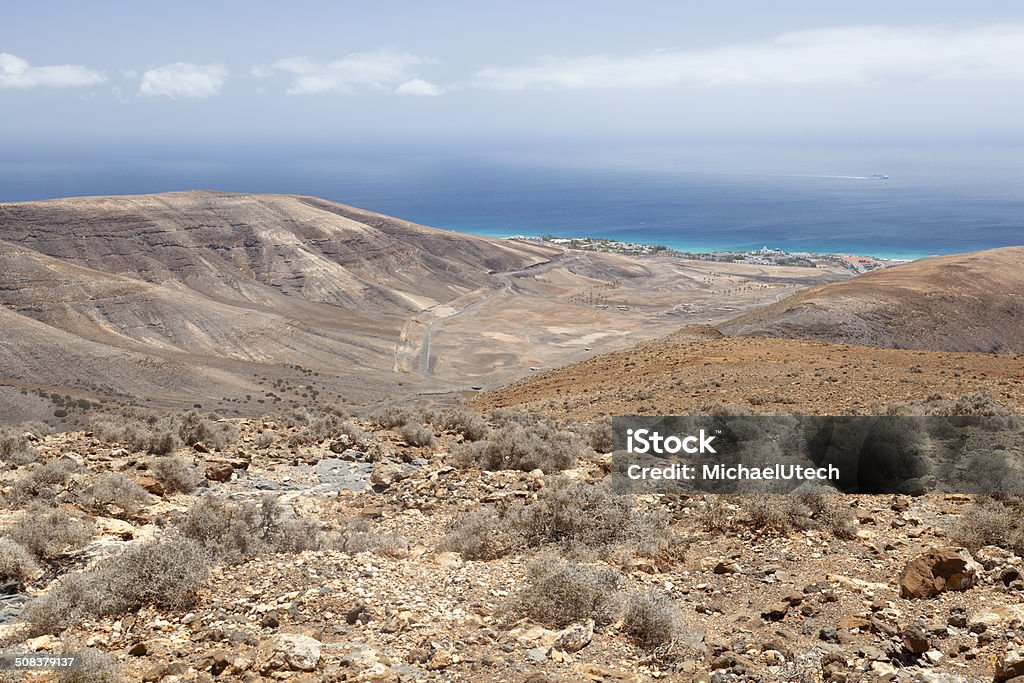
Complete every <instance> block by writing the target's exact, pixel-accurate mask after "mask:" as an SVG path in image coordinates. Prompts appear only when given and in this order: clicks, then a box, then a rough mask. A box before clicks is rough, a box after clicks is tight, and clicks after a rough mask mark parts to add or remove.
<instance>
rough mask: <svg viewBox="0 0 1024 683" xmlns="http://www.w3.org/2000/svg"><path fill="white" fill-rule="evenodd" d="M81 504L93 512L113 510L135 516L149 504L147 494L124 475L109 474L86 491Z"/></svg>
mask: <svg viewBox="0 0 1024 683" xmlns="http://www.w3.org/2000/svg"><path fill="white" fill-rule="evenodd" d="M82 503H83V504H84V505H85V506H86V507H88V508H90V509H92V510H93V511H95V512H107V511H109V510H111V509H115V510H121V511H122V512H123V513H124V514H126V515H137V514H139V512H141V511H142V509H143V508H144V507H145V506H146V504H147V503H149V494H148V493H147V492H146V489H144V488H142V487H141V486H139V485H138V484H137V483H135V482H134V481H132V480H131V479H129V478H128V477H126V476H125V475H123V474H120V473H116V472H111V473H109V474H105V475H103V476H101V477H100V478H99V479H98V480H97V481H96V482H95V483H93V484H92V485H91V486H90V487H89V488H88V489H86V491H85V495H84V496H83V500H82Z"/></svg>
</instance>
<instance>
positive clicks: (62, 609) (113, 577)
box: [22, 538, 209, 635]
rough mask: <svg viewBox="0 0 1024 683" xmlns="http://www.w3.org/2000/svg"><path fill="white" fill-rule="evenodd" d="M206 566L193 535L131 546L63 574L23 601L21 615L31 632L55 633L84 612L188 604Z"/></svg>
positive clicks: (87, 614) (194, 598) (179, 607)
mask: <svg viewBox="0 0 1024 683" xmlns="http://www.w3.org/2000/svg"><path fill="white" fill-rule="evenodd" d="M208 571H209V557H208V556H207V554H206V553H205V552H204V551H203V549H202V548H201V547H200V546H199V544H198V543H196V542H194V541H192V540H189V539H182V538H174V539H169V540H160V541H149V542H146V543H140V544H137V545H132V546H129V547H128V548H127V549H126V550H124V551H122V552H120V553H118V554H116V555H113V556H111V557H108V558H106V559H105V560H104V561H103V562H102V563H100V564H99V565H97V567H96V568H95V569H91V570H88V571H84V572H78V573H75V574H67V575H65V576H64V577H63V578H62V579H60V580H59V581H57V582H56V583H55V584H54V585H53V586H51V588H50V590H49V592H48V593H46V594H45V595H43V596H42V597H40V598H37V599H35V600H32V601H31V602H29V603H28V605H26V607H25V610H24V612H23V613H22V619H23V620H24V622H25V624H26V625H27V627H28V630H29V632H30V633H31V634H33V635H39V634H44V633H52V634H56V633H60V632H61V631H63V630H64V629H66V628H68V627H69V626H71V625H73V624H75V623H77V622H78V621H79V620H81V619H82V618H85V617H103V616H109V615H119V614H125V613H128V612H133V611H136V610H138V609H139V608H140V607H143V606H145V605H152V606H154V607H157V608H159V609H165V610H184V609H189V608H191V607H193V606H195V604H196V602H197V593H198V591H199V589H200V588H201V587H202V585H203V584H204V582H205V581H206V577H207V574H208Z"/></svg>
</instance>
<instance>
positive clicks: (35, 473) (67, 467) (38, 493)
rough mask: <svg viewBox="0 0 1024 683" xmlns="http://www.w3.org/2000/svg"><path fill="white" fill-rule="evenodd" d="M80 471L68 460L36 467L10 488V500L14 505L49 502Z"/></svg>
mask: <svg viewBox="0 0 1024 683" xmlns="http://www.w3.org/2000/svg"><path fill="white" fill-rule="evenodd" d="M80 470H81V468H80V466H79V465H78V463H76V462H75V461H74V460H71V459H70V458H55V459H53V460H48V461H47V462H44V463H39V464H36V466H35V467H34V468H33V469H32V470H31V471H30V472H29V473H28V474H27V475H24V476H22V477H21V478H20V479H18V480H17V481H16V482H15V483H14V485H13V486H12V487H11V493H10V500H11V501H12V502H13V503H15V504H16V505H25V504H27V503H30V502H50V501H52V500H53V499H54V498H56V496H57V495H58V494H60V493H61V492H62V491H64V490H65V489H66V488H67V484H68V482H69V481H70V480H71V478H72V476H74V475H75V474H76V473H78V472H79V471H80Z"/></svg>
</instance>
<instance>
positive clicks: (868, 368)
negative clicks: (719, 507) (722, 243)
mask: <svg viewBox="0 0 1024 683" xmlns="http://www.w3.org/2000/svg"><path fill="white" fill-rule="evenodd" d="M697 332H698V333H696V334H694V333H692V332H691V331H689V330H683V331H682V332H679V333H677V334H674V335H670V336H668V337H666V338H663V339H657V340H653V341H647V342H644V343H641V344H638V345H636V346H634V347H632V348H630V349H627V350H624V351H617V352H614V353H609V354H604V355H601V356H597V357H594V358H590V359H588V360H586V361H583V362H581V363H577V364H574V365H570V366H567V367H565V368H560V369H557V370H553V371H551V372H547V373H544V374H541V375H537V376H534V377H530V378H527V379H524V380H520V381H518V382H513V383H511V384H508V385H507V386H504V387H501V388H499V389H497V390H495V391H491V392H487V393H485V394H483V395H482V396H480V397H479V398H478V399H477V405H478V406H479V407H482V408H493V407H526V408H530V409H532V410H537V411H540V412H543V413H545V414H548V415H552V416H560V417H571V418H575V419H582V420H589V419H592V418H595V417H599V416H604V415H634V414H647V415H685V414H689V413H700V412H707V411H709V410H711V411H715V410H722V409H726V410H729V409H730V408H723V407H722V406H723V405H725V406H738V407H739V408H740V409H742V410H744V411H749V412H753V413H775V412H787V413H793V414H798V415H800V414H805V415H865V414H867V415H870V414H875V413H877V412H878V411H879V410H880V409H884V408H885V407H886V406H887V405H888V404H900V403H912V404H913V403H928V402H929V401H930V402H932V403H933V404H938V403H941V402H944V401H955V400H956V399H958V398H959V397H961V396H965V395H969V394H980V397H979V398H980V400H983V401H991V402H993V403H994V404H998V405H1001V406H1007V407H1011V408H1013V409H1015V410H1017V411H1024V357H1021V356H1011V355H991V354H981V353H950V352H942V351H914V350H905V349H876V348H869V347H864V346H854V345H848V344H825V343H822V342H812V341H803V340H799V341H792V340H781V339H756V338H754V339H743V338H715V337H714V336H713V335H712V334H708V333H706V332H705V331H703V330H699V331H697ZM982 397H983V398H982Z"/></svg>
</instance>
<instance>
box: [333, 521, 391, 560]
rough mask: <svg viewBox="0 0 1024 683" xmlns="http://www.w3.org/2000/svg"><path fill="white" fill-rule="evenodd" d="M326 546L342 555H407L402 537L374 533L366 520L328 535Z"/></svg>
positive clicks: (353, 523) (348, 525)
mask: <svg viewBox="0 0 1024 683" xmlns="http://www.w3.org/2000/svg"><path fill="white" fill-rule="evenodd" d="M328 544H329V545H330V546H331V547H333V548H336V549H337V550H340V551H341V552H344V553H352V554H355V553H363V552H372V553H376V554H378V555H384V556H386V557H404V556H405V555H407V554H408V553H409V540H408V539H407V538H405V537H404V536H397V535H394V534H384V533H380V532H378V531H376V530H375V529H374V528H373V527H372V526H371V525H370V523H369V522H367V521H366V520H358V521H355V522H352V523H350V524H347V525H345V526H344V528H342V529H341V530H340V531H338V532H335V533H333V534H331V535H330V537H329V541H328Z"/></svg>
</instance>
